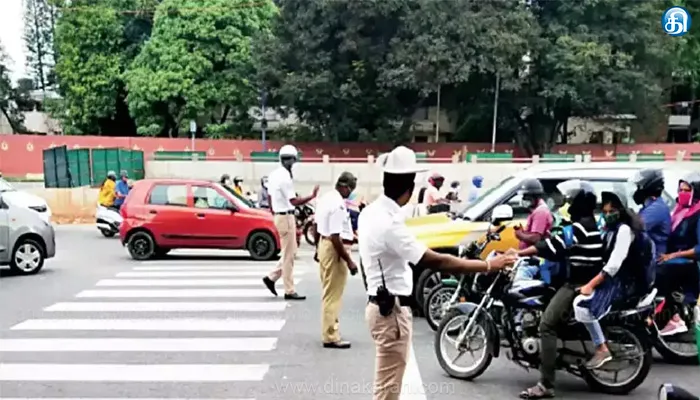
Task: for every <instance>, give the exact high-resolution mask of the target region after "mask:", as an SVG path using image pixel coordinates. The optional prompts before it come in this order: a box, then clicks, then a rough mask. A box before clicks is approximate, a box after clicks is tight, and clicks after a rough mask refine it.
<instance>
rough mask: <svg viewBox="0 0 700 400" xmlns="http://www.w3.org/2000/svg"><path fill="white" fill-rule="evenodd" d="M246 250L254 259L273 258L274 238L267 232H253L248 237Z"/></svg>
mask: <svg viewBox="0 0 700 400" xmlns="http://www.w3.org/2000/svg"><path fill="white" fill-rule="evenodd" d="M246 250H248V252H249V253H250V256H251V257H252V258H253V259H254V260H256V261H269V260H272V259H274V258H275V254H276V253H277V245H276V243H275V238H274V237H273V236H272V235H271V234H269V233H267V232H255V233H253V234H252V235H250V237H249V238H248V243H247V244H246Z"/></svg>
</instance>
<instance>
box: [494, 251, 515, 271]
mask: <svg viewBox="0 0 700 400" xmlns="http://www.w3.org/2000/svg"><path fill="white" fill-rule="evenodd" d="M517 260H518V256H516V255H514V254H501V255H498V256H496V257H494V258H492V259H490V260H489V263H490V264H491V269H495V270H501V269H503V268H506V267H510V266H511V265H513V264H515V262H516V261H517Z"/></svg>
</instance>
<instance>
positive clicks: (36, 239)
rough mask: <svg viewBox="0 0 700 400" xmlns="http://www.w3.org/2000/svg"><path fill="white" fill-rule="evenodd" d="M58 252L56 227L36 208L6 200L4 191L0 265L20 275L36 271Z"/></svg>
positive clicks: (0, 202)
mask: <svg viewBox="0 0 700 400" xmlns="http://www.w3.org/2000/svg"><path fill="white" fill-rule="evenodd" d="M54 255H56V234H55V232H54V229H53V226H52V225H51V224H50V223H48V222H46V221H45V220H44V219H43V218H42V217H41V216H40V215H39V214H38V213H37V212H36V211H34V210H32V209H29V208H25V207H19V206H16V205H12V204H10V203H9V202H7V201H3V198H2V194H0V266H2V265H9V266H10V269H12V270H13V271H14V272H15V273H17V274H20V275H31V274H36V273H37V272H39V271H40V270H41V268H42V267H43V266H44V261H45V260H46V259H47V258H52V257H53V256H54Z"/></svg>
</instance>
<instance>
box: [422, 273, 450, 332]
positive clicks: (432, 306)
mask: <svg viewBox="0 0 700 400" xmlns="http://www.w3.org/2000/svg"><path fill="white" fill-rule="evenodd" d="M456 290H457V288H456V287H454V286H445V285H444V284H442V283H439V284H438V285H436V286H434V287H433V288H432V289H431V290H430V293H429V294H428V296H427V297H426V298H425V303H424V304H423V315H425V320H426V321H427V322H428V326H430V329H432V330H433V332H434V331H437V328H438V326H440V321H442V317H443V313H444V311H443V310H444V309H443V307H444V305H445V304H446V303H449V302H450V300H451V299H452V295H454V293H455V291H456Z"/></svg>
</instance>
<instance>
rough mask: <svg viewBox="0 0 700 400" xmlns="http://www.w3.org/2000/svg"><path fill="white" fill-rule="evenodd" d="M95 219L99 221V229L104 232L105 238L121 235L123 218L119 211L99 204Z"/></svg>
mask: <svg viewBox="0 0 700 400" xmlns="http://www.w3.org/2000/svg"><path fill="white" fill-rule="evenodd" d="M95 218H96V219H97V229H99V230H100V232H102V235H104V237H114V236H115V235H116V234H117V233H119V225H121V223H122V221H123V218H122V216H121V214H120V213H119V211H117V209H115V208H110V207H105V206H102V205H100V204H98V205H97V211H96V212H95Z"/></svg>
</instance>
